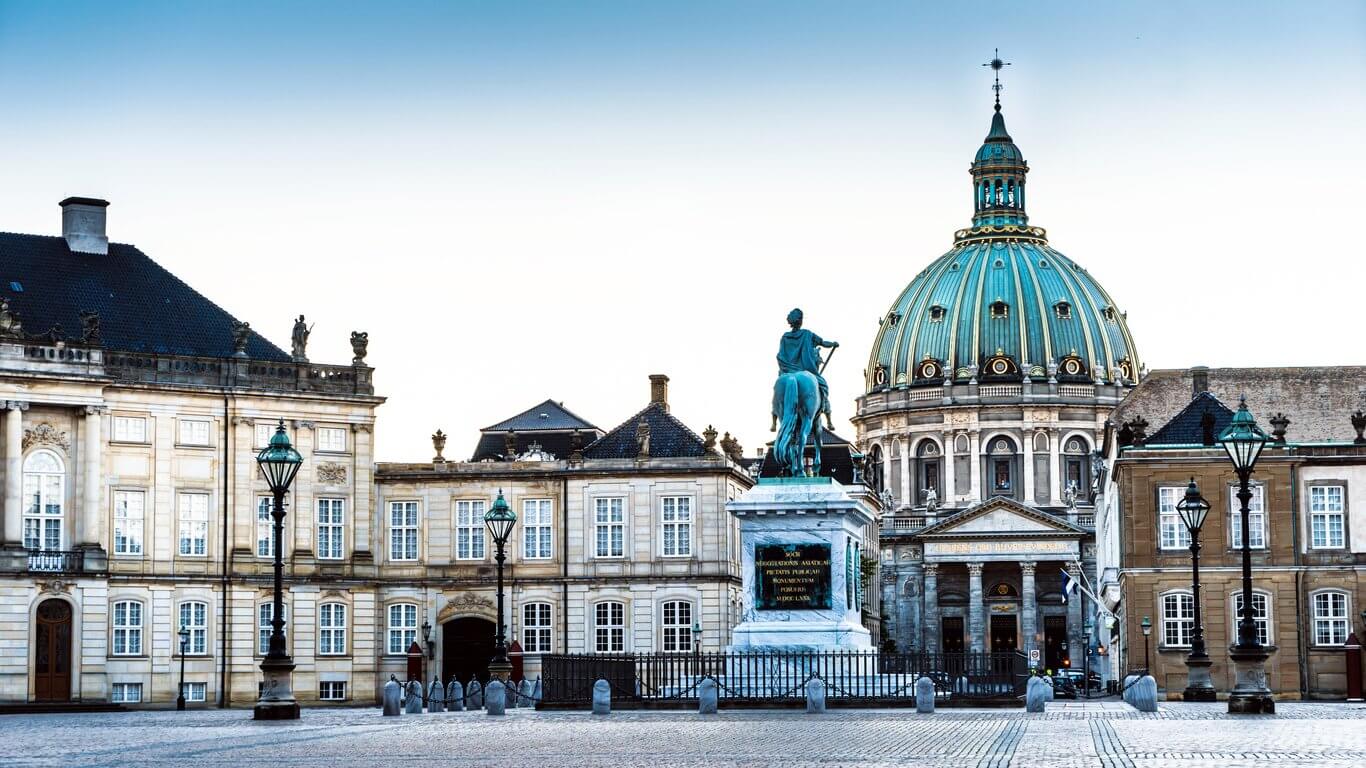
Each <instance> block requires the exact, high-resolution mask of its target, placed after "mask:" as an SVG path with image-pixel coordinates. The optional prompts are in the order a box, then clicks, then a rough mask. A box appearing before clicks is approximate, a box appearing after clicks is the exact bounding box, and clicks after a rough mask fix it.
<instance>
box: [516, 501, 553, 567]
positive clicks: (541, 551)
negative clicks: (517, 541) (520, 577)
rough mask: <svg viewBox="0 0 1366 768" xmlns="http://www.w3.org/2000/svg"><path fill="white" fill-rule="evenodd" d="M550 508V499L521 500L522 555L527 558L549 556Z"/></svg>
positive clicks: (540, 558) (546, 557) (544, 557)
mask: <svg viewBox="0 0 1366 768" xmlns="http://www.w3.org/2000/svg"><path fill="white" fill-rule="evenodd" d="M550 510H551V506H550V499H525V500H524V501H522V521H523V525H522V556H523V557H525V558H526V559H528V560H546V559H549V558H550V551H551V550H550V531H551V525H552V521H551V519H550V516H551V511H550Z"/></svg>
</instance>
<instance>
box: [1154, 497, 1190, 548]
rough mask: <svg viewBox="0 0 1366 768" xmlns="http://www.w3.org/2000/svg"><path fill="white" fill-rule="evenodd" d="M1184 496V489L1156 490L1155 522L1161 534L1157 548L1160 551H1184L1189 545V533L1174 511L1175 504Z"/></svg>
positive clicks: (1179, 516)
mask: <svg viewBox="0 0 1366 768" xmlns="http://www.w3.org/2000/svg"><path fill="white" fill-rule="evenodd" d="M1185 496H1186V489H1185V488H1180V487H1177V486H1174V485H1172V486H1163V487H1160V488H1158V489H1157V521H1158V528H1159V532H1160V534H1161V537H1160V540H1159V542H1158V546H1159V547H1160V548H1161V549H1186V548H1187V547H1189V546H1190V545H1191V532H1190V530H1189V529H1187V528H1186V524H1185V523H1183V522H1181V515H1180V514H1179V513H1177V511H1176V504H1177V502H1179V501H1181V499H1183V498H1185Z"/></svg>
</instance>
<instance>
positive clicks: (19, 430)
mask: <svg viewBox="0 0 1366 768" xmlns="http://www.w3.org/2000/svg"><path fill="white" fill-rule="evenodd" d="M6 405H7V406H8V410H6V411H5V510H4V513H5V539H4V544H5V546H6V547H7V548H14V549H21V548H22V547H23V544H24V526H23V519H24V514H23V510H22V508H21V505H22V504H23V496H24V484H23V472H24V411H25V410H27V409H28V403H20V402H15V401H13V400H11V401H9V402H8V403H7V404H6Z"/></svg>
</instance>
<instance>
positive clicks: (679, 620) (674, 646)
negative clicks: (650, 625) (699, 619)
mask: <svg viewBox="0 0 1366 768" xmlns="http://www.w3.org/2000/svg"><path fill="white" fill-rule="evenodd" d="M692 622H693V616H692V603H690V602H687V601H686V600H670V601H668V602H666V603H664V615H663V619H662V621H661V622H660V628H661V629H662V630H663V633H662V634H663V639H664V650H665V651H666V652H669V653H677V652H680V651H687V650H690V649H691V648H692Z"/></svg>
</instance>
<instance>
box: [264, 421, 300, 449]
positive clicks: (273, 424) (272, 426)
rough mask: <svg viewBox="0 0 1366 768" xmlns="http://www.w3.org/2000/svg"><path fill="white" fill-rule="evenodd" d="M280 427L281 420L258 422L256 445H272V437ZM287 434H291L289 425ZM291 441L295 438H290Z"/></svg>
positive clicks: (286, 430) (286, 429) (286, 428)
mask: <svg viewBox="0 0 1366 768" xmlns="http://www.w3.org/2000/svg"><path fill="white" fill-rule="evenodd" d="M279 428H280V422H279V421H278V420H277V421H258V422H256V447H257V448H265V447H266V446H267V445H270V439H271V438H272V437H274V436H275V430H277V429H279ZM285 434H286V435H288V434H289V427H285ZM290 442H293V438H290Z"/></svg>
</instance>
